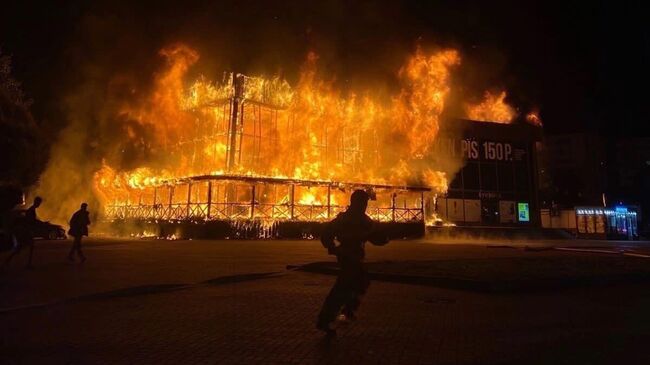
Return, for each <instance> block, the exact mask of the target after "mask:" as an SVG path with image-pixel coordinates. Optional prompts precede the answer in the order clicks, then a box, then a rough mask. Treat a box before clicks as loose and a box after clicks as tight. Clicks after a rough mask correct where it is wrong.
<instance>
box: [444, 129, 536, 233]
mask: <svg viewBox="0 0 650 365" xmlns="http://www.w3.org/2000/svg"><path fill="white" fill-rule="evenodd" d="M451 124H452V125H453V128H454V129H453V130H451V129H447V130H442V131H441V137H440V138H439V144H440V146H437V148H438V150H439V151H440V152H441V153H443V154H444V153H446V154H448V155H449V156H451V157H456V158H458V157H461V158H462V161H463V162H462V163H461V164H462V168H460V170H459V171H458V172H456V173H455V175H454V177H453V179H452V180H451V183H450V185H449V189H448V192H447V194H446V196H443V197H439V198H438V199H437V202H436V207H435V211H436V212H437V214H438V216H439V217H440V218H442V219H443V220H445V221H449V222H452V223H455V224H457V225H465V226H534V227H537V226H539V225H540V218H539V204H538V186H537V184H538V179H537V161H536V153H535V151H536V144H537V143H538V142H539V141H540V140H541V128H539V127H534V126H531V125H528V124H525V123H515V124H498V123H488V122H476V121H468V120H457V121H456V122H454V123H451Z"/></svg>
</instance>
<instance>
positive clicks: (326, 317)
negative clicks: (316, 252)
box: [316, 190, 388, 336]
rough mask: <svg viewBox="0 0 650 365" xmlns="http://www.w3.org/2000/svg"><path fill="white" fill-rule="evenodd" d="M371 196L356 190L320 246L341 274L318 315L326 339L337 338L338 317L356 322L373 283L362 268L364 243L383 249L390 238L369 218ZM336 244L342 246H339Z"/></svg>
mask: <svg viewBox="0 0 650 365" xmlns="http://www.w3.org/2000/svg"><path fill="white" fill-rule="evenodd" d="M368 200H369V196H368V193H367V192H365V191H364V190H355V191H354V192H353V193H352V195H351V196H350V206H349V207H348V209H347V210H346V211H345V212H342V213H339V214H338V215H337V216H336V218H334V220H332V221H331V222H330V223H328V224H327V225H326V226H325V228H324V230H323V233H322V235H321V242H322V244H323V246H324V247H325V248H327V252H328V253H329V254H330V255H336V260H337V262H338V265H339V274H338V277H337V278H336V283H335V284H334V287H332V290H330V292H329V294H328V295H327V298H325V302H324V303H323V308H322V309H321V311H320V314H319V315H318V321H317V323H316V328H318V329H319V330H321V331H324V332H325V333H326V334H327V335H330V336H331V335H336V331H335V330H334V329H332V328H331V326H330V325H331V323H332V322H334V321H335V320H336V317H337V316H338V315H339V313H341V314H343V315H344V316H345V317H346V318H348V319H351V320H353V319H355V318H356V316H355V312H356V310H357V309H358V308H359V305H360V303H361V300H360V299H361V296H362V295H363V294H365V293H366V291H367V289H368V286H369V285H370V281H369V280H368V275H367V273H366V270H365V268H364V265H363V259H364V256H365V247H364V246H365V242H366V241H370V242H371V243H372V244H374V245H378V246H383V245H385V244H387V243H388V237H386V235H382V234H381V233H380V232H378V231H376V230H375V229H374V223H373V221H372V219H370V217H368V215H366V208H367V207H368ZM335 240H336V241H338V242H339V245H338V246H337V245H336V243H335Z"/></svg>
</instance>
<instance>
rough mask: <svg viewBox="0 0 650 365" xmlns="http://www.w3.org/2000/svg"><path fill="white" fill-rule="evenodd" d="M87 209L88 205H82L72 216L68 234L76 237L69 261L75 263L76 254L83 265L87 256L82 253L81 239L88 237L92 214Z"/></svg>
mask: <svg viewBox="0 0 650 365" xmlns="http://www.w3.org/2000/svg"><path fill="white" fill-rule="evenodd" d="M87 209H88V204H86V203H81V208H79V210H78V211H76V212H75V213H74V214H73V215H72V218H70V230H68V234H69V235H71V236H72V237H74V240H73V241H72V247H71V248H70V253H69V254H68V260H70V261H74V254H75V252H76V253H77V255H78V256H79V259H80V260H81V262H82V263H83V262H84V261H86V256H84V254H83V252H81V238H82V237H83V236H88V226H89V225H90V214H89V212H88V210H87Z"/></svg>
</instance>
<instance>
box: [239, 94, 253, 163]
mask: <svg viewBox="0 0 650 365" xmlns="http://www.w3.org/2000/svg"><path fill="white" fill-rule="evenodd" d="M242 88H243V83H242ZM239 108H240V109H241V110H240V111H239V114H240V115H239V119H240V120H241V123H240V124H241V128H242V132H241V134H240V135H239V148H238V151H237V152H238V153H237V165H240V164H241V150H242V143H243V142H244V128H243V127H244V126H243V124H244V102H243V101H241V102H240V103H239ZM253 127H255V124H253ZM253 153H255V132H253Z"/></svg>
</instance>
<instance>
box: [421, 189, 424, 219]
mask: <svg viewBox="0 0 650 365" xmlns="http://www.w3.org/2000/svg"><path fill="white" fill-rule="evenodd" d="M420 210H421V211H422V222H424V220H425V219H424V218H425V216H424V191H422V192H420Z"/></svg>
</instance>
